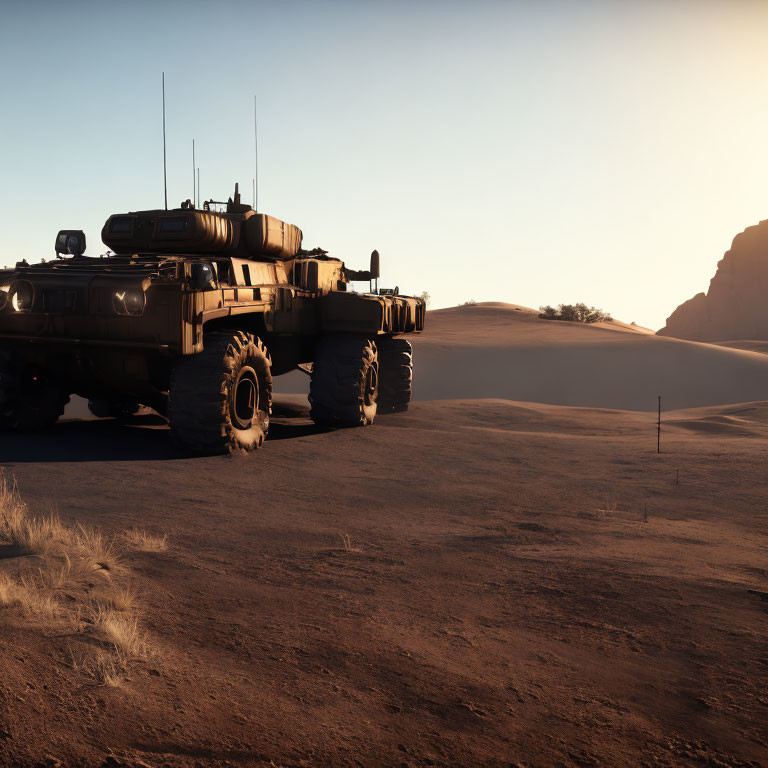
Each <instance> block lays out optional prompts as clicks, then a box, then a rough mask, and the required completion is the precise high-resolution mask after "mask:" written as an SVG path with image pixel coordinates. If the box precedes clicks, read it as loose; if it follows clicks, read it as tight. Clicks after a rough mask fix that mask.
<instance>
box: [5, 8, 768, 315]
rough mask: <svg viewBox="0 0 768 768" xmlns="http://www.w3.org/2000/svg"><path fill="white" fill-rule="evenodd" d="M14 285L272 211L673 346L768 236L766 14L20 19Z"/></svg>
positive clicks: (8, 209) (388, 281)
mask: <svg viewBox="0 0 768 768" xmlns="http://www.w3.org/2000/svg"><path fill="white" fill-rule="evenodd" d="M0 11H2V15H0V65H2V72H3V77H2V80H0V104H1V105H2V112H1V113H0V178H1V179H2V183H1V184H0V222H1V223H2V231H3V237H2V246H0V247H1V248H2V252H1V253H0V264H3V263H5V264H11V263H13V262H15V261H16V260H17V259H19V258H21V257H26V258H27V259H30V260H32V259H34V260H37V259H39V258H40V257H46V258H48V257H50V256H51V255H52V254H53V241H54V237H55V234H56V232H57V230H59V229H62V228H78V229H79V228H82V229H85V230H86V234H87V236H88V239H89V248H88V252H89V253H91V254H96V253H100V252H101V251H102V250H103V246H102V244H101V242H100V237H99V234H100V230H101V226H102V224H103V222H104V220H105V219H106V217H107V216H108V215H109V214H110V213H112V212H120V211H127V210H136V209H141V208H150V207H161V206H162V201H163V186H162V131H161V112H160V104H161V96H160V73H161V72H162V71H163V70H165V73H166V75H165V77H166V91H167V94H166V99H167V110H168V112H167V126H168V195H169V203H172V204H173V205H178V204H179V202H180V201H181V200H182V199H185V198H187V197H190V196H191V194H192V168H191V142H192V139H193V138H195V139H196V142H197V160H198V165H199V166H200V168H201V171H200V174H201V186H202V193H203V196H204V197H206V198H208V197H213V198H214V199H219V200H221V199H226V196H227V195H228V194H230V192H231V190H232V188H233V186H234V182H235V181H239V182H240V185H241V189H242V190H243V191H244V193H245V195H244V196H245V197H246V199H250V190H251V179H252V178H253V164H254V163H253V159H254V156H253V95H254V94H256V95H257V96H258V100H259V139H260V141H259V190H260V192H259V203H260V205H259V207H260V209H261V210H263V211H266V212H268V213H271V214H273V215H275V216H278V217H280V218H284V219H286V220H287V221H290V222H292V223H295V224H298V225H299V226H300V227H301V228H302V229H303V231H304V234H305V240H304V242H305V245H306V246H308V247H313V246H315V245H319V246H322V247H324V248H326V249H328V250H329V251H330V252H331V253H332V254H333V255H336V256H339V257H341V258H343V259H345V260H346V261H347V262H348V263H349V264H350V266H352V267H357V268H363V267H364V266H365V265H366V263H367V259H368V254H369V253H370V251H371V249H373V248H378V249H379V251H380V252H381V254H382V281H381V284H382V285H394V284H395V283H397V284H399V286H400V288H401V291H406V292H416V293H419V292H421V291H424V290H427V291H429V293H430V294H431V295H432V307H433V308H435V307H443V306H450V305H454V304H457V303H460V302H462V301H466V300H467V299H475V300H477V301H491V300H501V301H508V302H513V303H518V304H525V305H529V306H539V305H540V304H545V303H551V304H556V303H560V302H573V301H585V302H587V303H589V304H595V305H598V306H601V307H603V308H604V309H607V310H609V311H611V312H612V313H613V314H614V316H616V317H618V318H620V319H623V320H626V321H632V320H634V321H637V322H638V323H640V324H642V325H648V326H650V327H652V328H658V327H660V326H661V325H663V323H664V319H665V318H666V317H667V315H669V313H670V312H671V311H672V310H673V309H674V308H675V307H676V306H677V304H679V303H680V302H681V301H683V300H684V299H687V298H689V297H690V296H692V295H693V294H694V293H696V292H697V291H701V290H706V287H707V284H708V281H709V279H710V278H711V277H712V275H713V274H714V271H715V267H716V264H717V261H718V260H719V259H720V258H722V254H723V252H724V251H725V250H727V248H728V247H729V246H730V242H731V240H732V239H733V237H734V235H736V234H737V233H738V232H740V231H741V230H742V229H744V228H745V227H747V226H749V225H751V224H754V223H757V222H758V221H759V220H760V219H761V218H768V78H767V77H766V76H765V72H766V63H767V59H768V2H739V1H738V0H722V2H704V1H701V2H696V1H695V0H691V1H690V2H674V0H667V1H666V2H649V0H644V1H643V2H621V1H620V0H613V1H612V2H586V1H585V2H562V3H561V2H554V1H552V0H541V1H540V2H512V1H511V0H510V1H508V2H482V0H480V1H479V2H464V3H451V2H444V1H443V2H418V1H415V2H413V1H412V2H384V0H379V1H378V2H366V1H365V0H360V1H358V2H319V1H315V2H272V3H257V2H206V3H202V2H197V1H196V0H185V1H184V2H162V3H142V2H134V3H131V2H125V1H123V2H109V1H108V0H99V2H93V3H90V2H78V1H77V0H71V1H70V2H61V3H60V2H55V3H53V2H51V3H43V2H37V3H36V2H34V1H32V2H25V3H18V2H9V1H8V0H0Z"/></svg>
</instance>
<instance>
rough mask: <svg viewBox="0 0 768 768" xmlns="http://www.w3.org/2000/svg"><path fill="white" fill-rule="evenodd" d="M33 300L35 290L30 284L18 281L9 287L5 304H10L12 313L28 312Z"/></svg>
mask: <svg viewBox="0 0 768 768" xmlns="http://www.w3.org/2000/svg"><path fill="white" fill-rule="evenodd" d="M34 300H35V289H34V288H33V287H32V283H28V282H27V281H26V280H20V281H19V282H17V283H13V285H11V287H10V290H9V291H8V293H7V294H6V302H10V304H11V308H12V309H13V311H14V312H28V311H29V310H30V309H32V303H33V302H34Z"/></svg>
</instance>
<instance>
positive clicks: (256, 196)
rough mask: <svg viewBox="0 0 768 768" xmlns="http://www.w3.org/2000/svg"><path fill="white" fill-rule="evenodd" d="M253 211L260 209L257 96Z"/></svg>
mask: <svg viewBox="0 0 768 768" xmlns="http://www.w3.org/2000/svg"><path fill="white" fill-rule="evenodd" d="M253 157H254V174H253V210H254V211H257V210H258V209H259V129H258V123H257V122H256V96H255V95H254V97H253Z"/></svg>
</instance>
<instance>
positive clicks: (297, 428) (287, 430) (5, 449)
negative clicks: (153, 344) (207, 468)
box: [0, 408, 320, 465]
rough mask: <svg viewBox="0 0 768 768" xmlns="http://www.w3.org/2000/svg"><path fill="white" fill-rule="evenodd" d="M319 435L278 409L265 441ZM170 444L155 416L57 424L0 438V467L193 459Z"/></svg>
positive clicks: (162, 422)
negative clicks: (48, 427)
mask: <svg viewBox="0 0 768 768" xmlns="http://www.w3.org/2000/svg"><path fill="white" fill-rule="evenodd" d="M319 431H320V430H318V429H317V428H316V427H315V426H314V424H312V423H311V422H310V421H309V420H308V419H304V418H302V414H301V413H300V412H297V411H294V410H293V409H290V408H288V409H285V410H283V409H279V410H278V411H277V413H275V418H273V421H272V424H271V426H270V430H269V440H270V441H274V440H288V439H291V438H297V437H305V436H307V435H311V434H316V433H318V432H319ZM196 456H197V455H196V454H192V453H190V452H188V451H185V450H183V449H181V448H179V447H178V446H177V445H176V444H175V443H174V442H173V439H172V438H171V432H170V430H169V429H168V426H167V423H166V421H165V419H163V418H161V417H160V416H157V415H156V414H146V415H139V416H135V417H133V418H132V419H131V420H130V421H128V422H125V423H121V422H119V421H116V420H114V419H84V420H76V421H62V422H60V423H59V424H56V425H55V426H54V427H52V428H51V429H47V430H44V431H42V432H31V433H26V434H23V433H22V434H19V433H14V434H7V433H6V434H0V465H2V464H12V463H24V464H28V463H41V462H58V461H61V462H76V461H82V462H88V461H172V460H179V459H189V458H196Z"/></svg>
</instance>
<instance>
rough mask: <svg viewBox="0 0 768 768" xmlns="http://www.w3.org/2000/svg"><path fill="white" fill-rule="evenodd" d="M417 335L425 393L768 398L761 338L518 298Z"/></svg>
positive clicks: (419, 395)
mask: <svg viewBox="0 0 768 768" xmlns="http://www.w3.org/2000/svg"><path fill="white" fill-rule="evenodd" d="M413 344H414V349H415V373H414V397H415V398H416V399H417V400H436V399H447V398H506V399H509V400H523V401H528V402H536V403H550V404H553V405H576V406H591V407H596V408H620V409H626V410H634V411H638V410H639V411H650V410H655V409H656V407H657V398H658V396H659V395H661V396H662V405H663V408H664V409H665V410H667V409H677V408H695V407H699V406H708V405H716V404H723V403H738V402H744V401H751V400H761V399H764V398H768V356H766V355H764V354H759V353H758V351H757V350H758V349H759V347H758V346H753V347H749V346H747V343H746V342H742V344H744V345H745V346H747V349H734V348H729V347H726V346H722V345H714V344H704V343H698V342H692V341H682V340H680V339H671V338H666V337H661V336H655V335H653V333H652V331H649V330H648V329H646V328H642V327H639V326H632V325H628V324H626V323H620V322H617V321H613V322H610V323H596V324H595V325H582V324H579V323H564V322H559V321H552V320H542V319H540V318H539V316H538V312H536V311H535V310H532V309H530V308H527V307H521V306H519V305H515V304H502V303H485V304H476V305H471V306H461V307H453V308H450V309H438V310H434V311H431V312H428V313H427V323H426V330H425V331H424V333H423V334H421V335H419V336H415V337H413ZM752 344H754V343H752ZM733 345H734V346H735V345H736V343H735V342H734V344H733ZM753 350H755V351H753ZM307 387H308V380H307V377H306V376H304V374H300V373H293V374H289V375H287V376H281V377H279V378H278V379H276V381H275V389H276V391H277V392H281V393H306V392H307Z"/></svg>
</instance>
